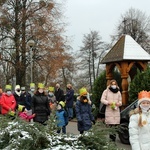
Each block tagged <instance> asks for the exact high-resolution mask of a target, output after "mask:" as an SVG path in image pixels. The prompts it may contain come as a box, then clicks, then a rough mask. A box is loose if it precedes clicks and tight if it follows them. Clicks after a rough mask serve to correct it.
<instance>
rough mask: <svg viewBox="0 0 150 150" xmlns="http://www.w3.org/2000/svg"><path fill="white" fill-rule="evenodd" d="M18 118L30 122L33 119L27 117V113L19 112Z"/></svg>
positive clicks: (30, 116)
mask: <svg viewBox="0 0 150 150" xmlns="http://www.w3.org/2000/svg"><path fill="white" fill-rule="evenodd" d="M19 117H20V118H21V119H23V120H26V121H30V120H31V119H33V118H34V116H33V115H28V114H27V112H19Z"/></svg>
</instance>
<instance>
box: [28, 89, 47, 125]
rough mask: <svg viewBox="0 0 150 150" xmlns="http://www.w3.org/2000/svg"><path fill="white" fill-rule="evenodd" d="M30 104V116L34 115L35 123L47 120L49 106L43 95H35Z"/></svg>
mask: <svg viewBox="0 0 150 150" xmlns="http://www.w3.org/2000/svg"><path fill="white" fill-rule="evenodd" d="M31 103H32V114H34V113H35V114H36V115H35V117H34V119H33V120H34V121H35V122H39V123H44V122H45V121H46V120H48V116H49V115H50V106H49V102H48V97H47V96H46V95H44V94H43V93H38V92H37V93H36V94H35V95H34V96H33V97H32V100H31Z"/></svg>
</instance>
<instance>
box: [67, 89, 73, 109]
mask: <svg viewBox="0 0 150 150" xmlns="http://www.w3.org/2000/svg"><path fill="white" fill-rule="evenodd" d="M73 100H74V90H73V89H69V90H67V93H66V107H69V108H72V107H73Z"/></svg>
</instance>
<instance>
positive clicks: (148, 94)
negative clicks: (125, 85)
mask: <svg viewBox="0 0 150 150" xmlns="http://www.w3.org/2000/svg"><path fill="white" fill-rule="evenodd" d="M142 98H150V92H147V91H144V90H143V91H141V92H139V94H138V99H142Z"/></svg>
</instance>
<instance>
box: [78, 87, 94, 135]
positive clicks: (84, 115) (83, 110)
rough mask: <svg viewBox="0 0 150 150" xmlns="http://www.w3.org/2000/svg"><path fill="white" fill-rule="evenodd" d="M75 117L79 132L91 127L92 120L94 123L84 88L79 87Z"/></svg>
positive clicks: (81, 132)
mask: <svg viewBox="0 0 150 150" xmlns="http://www.w3.org/2000/svg"><path fill="white" fill-rule="evenodd" d="M76 118H77V121H78V123H77V125H78V131H80V134H83V133H84V131H87V130H89V129H90V128H91V127H92V122H93V124H95V119H94V116H93V115H92V112H91V101H90V100H89V99H88V98H87V90H86V89H85V88H81V89H80V96H79V97H78V98H77V102H76Z"/></svg>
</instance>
